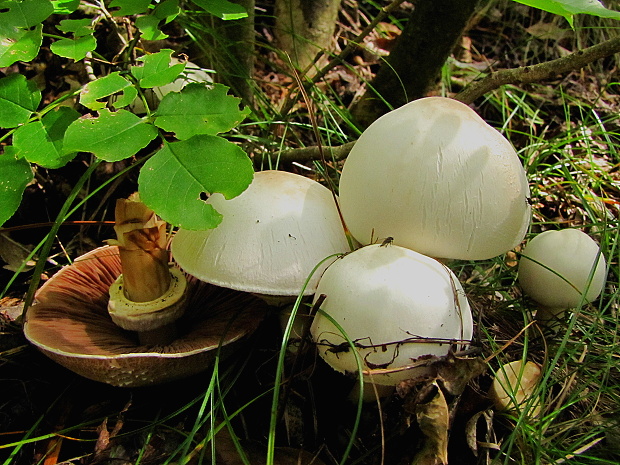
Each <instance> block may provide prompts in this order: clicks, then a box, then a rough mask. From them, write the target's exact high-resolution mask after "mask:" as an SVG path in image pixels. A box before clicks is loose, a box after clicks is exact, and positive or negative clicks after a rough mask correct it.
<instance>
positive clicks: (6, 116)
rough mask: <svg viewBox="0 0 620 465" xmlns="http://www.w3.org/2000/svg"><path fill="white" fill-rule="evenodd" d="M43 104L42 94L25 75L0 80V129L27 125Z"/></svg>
mask: <svg viewBox="0 0 620 465" xmlns="http://www.w3.org/2000/svg"><path fill="white" fill-rule="evenodd" d="M39 102H41V92H39V89H37V85H36V84H35V83H34V82H33V81H28V80H26V76H24V75H23V74H11V75H9V76H7V77H5V78H2V79H0V127H3V128H14V127H17V126H19V125H20V124H23V123H25V122H26V121H28V119H29V118H30V115H32V113H33V112H35V111H36V109H37V107H38V106H39Z"/></svg>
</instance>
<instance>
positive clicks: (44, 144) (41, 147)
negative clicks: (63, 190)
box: [13, 107, 80, 168]
mask: <svg viewBox="0 0 620 465" xmlns="http://www.w3.org/2000/svg"><path fill="white" fill-rule="evenodd" d="M79 117H80V114H79V113H78V112H77V111H75V110H74V109H72V108H68V107H59V108H57V109H55V110H54V111H51V112H49V113H47V114H45V115H44V116H43V117H42V118H41V120H37V121H31V122H29V123H27V124H24V125H23V126H20V127H19V128H17V130H16V131H15V133H13V146H14V147H15V149H16V150H17V151H18V152H17V154H18V155H19V156H20V157H22V158H25V159H26V160H28V161H29V162H30V163H36V164H37V165H39V166H42V167H44V168H60V167H61V166H64V165H65V164H66V163H67V162H68V161H69V160H71V159H73V157H74V156H75V155H76V152H71V151H69V152H67V151H66V150H63V143H64V136H65V132H66V130H67V128H68V127H69V125H70V124H71V123H73V121H75V120H77V119H78V118H79Z"/></svg>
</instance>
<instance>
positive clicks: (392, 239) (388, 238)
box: [379, 236, 394, 247]
mask: <svg viewBox="0 0 620 465" xmlns="http://www.w3.org/2000/svg"><path fill="white" fill-rule="evenodd" d="M392 242H394V238H393V237H392V236H388V237H386V238H385V239H383V242H382V243H381V245H380V246H379V247H387V246H388V245H390V244H391V243H392Z"/></svg>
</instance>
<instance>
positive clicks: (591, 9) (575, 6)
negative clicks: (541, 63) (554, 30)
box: [514, 0, 620, 27]
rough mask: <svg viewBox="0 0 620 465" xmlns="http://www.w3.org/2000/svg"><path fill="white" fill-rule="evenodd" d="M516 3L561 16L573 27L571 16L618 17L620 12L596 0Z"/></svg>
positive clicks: (525, 0)
mask: <svg viewBox="0 0 620 465" xmlns="http://www.w3.org/2000/svg"><path fill="white" fill-rule="evenodd" d="M514 1H515V2H517V3H522V4H523V5H527V6H531V7H533V8H538V9H539V10H543V11H547V12H549V13H553V14H556V15H560V16H563V17H564V18H566V20H567V21H568V22H569V23H570V25H571V27H573V16H574V15H576V14H588V15H593V16H599V17H601V18H612V19H620V12H618V11H613V10H609V9H607V8H605V6H604V5H603V4H602V3H601V2H599V1H598V0H514Z"/></svg>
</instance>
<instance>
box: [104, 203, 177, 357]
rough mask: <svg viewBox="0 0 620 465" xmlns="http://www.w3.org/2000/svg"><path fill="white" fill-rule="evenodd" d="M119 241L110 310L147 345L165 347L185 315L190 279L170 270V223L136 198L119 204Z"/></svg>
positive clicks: (111, 314) (117, 216)
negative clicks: (117, 273)
mask: <svg viewBox="0 0 620 465" xmlns="http://www.w3.org/2000/svg"><path fill="white" fill-rule="evenodd" d="M115 216H116V224H115V226H114V230H115V231H116V236H117V239H116V240H110V241H108V243H109V244H110V245H116V246H118V249H119V253H120V259H121V267H122V269H123V273H122V274H121V275H120V276H119V277H118V278H117V279H116V281H114V283H112V286H111V287H110V301H109V303H108V311H109V312H110V317H111V318H112V321H114V323H116V324H117V325H118V326H120V327H121V328H123V329H128V330H132V331H136V332H137V333H138V336H139V338H140V342H141V343H143V344H160V345H162V344H167V343H169V342H171V341H172V340H174V338H175V337H176V332H175V327H174V322H175V321H176V320H177V319H179V317H180V316H181V315H182V314H183V312H184V311H185V291H186V287H187V284H186V280H185V276H183V273H181V271H180V270H178V269H174V268H170V266H169V260H168V255H169V253H168V251H167V250H166V245H167V244H166V242H167V238H166V223H165V222H164V221H162V220H161V219H159V218H158V217H157V216H156V215H155V213H154V212H153V210H151V209H150V208H148V207H147V206H146V205H144V204H143V203H142V202H140V198H139V196H138V194H137V193H134V194H133V195H131V196H130V197H129V198H128V199H119V200H117V201H116V211H115Z"/></svg>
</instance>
